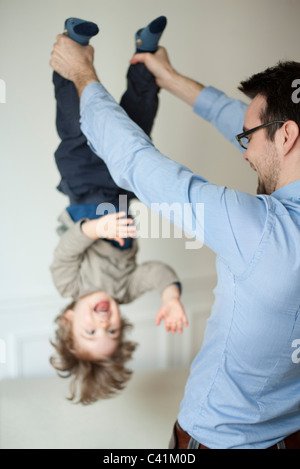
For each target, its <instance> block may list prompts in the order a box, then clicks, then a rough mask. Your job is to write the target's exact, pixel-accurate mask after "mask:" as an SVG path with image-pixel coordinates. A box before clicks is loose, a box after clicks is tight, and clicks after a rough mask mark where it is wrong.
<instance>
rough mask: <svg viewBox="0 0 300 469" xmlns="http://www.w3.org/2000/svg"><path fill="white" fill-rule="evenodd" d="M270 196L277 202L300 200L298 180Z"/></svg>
mask: <svg viewBox="0 0 300 469" xmlns="http://www.w3.org/2000/svg"><path fill="white" fill-rule="evenodd" d="M271 195H272V197H275V198H276V199H278V200H283V199H300V180H299V181H295V182H291V184H287V185H286V186H283V187H281V188H280V189H278V190H277V191H275V192H273V194H271Z"/></svg>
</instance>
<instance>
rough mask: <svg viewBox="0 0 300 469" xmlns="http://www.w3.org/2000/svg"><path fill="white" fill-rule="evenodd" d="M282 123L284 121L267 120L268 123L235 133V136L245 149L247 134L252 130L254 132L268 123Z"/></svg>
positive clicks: (247, 142) (246, 146) (267, 125)
mask: <svg viewBox="0 0 300 469" xmlns="http://www.w3.org/2000/svg"><path fill="white" fill-rule="evenodd" d="M284 123H285V121H272V122H269V123H268V124H263V125H259V126H258V127H254V129H250V130H247V131H246V132H243V133H241V134H238V135H236V137H235V138H236V139H237V141H238V142H239V144H240V145H241V147H242V148H244V149H245V150H247V148H248V144H249V138H248V135H250V134H252V133H253V132H256V131H257V130H259V129H263V128H264V127H269V125H273V124H284Z"/></svg>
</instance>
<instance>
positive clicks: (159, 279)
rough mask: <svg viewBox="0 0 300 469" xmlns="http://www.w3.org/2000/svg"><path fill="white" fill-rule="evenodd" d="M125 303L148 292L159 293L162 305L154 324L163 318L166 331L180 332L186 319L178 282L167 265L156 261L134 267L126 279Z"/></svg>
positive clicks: (185, 324)
mask: <svg viewBox="0 0 300 469" xmlns="http://www.w3.org/2000/svg"><path fill="white" fill-rule="evenodd" d="M127 288H128V298H127V301H126V302H127V303H129V302H131V301H133V300H134V299H136V298H138V297H139V296H141V295H142V294H144V293H146V292H147V291H150V290H157V291H158V292H159V293H160V296H161V300H162V305H161V308H160V309H159V312H158V313H157V316H156V324H157V325H158V324H160V322H161V320H162V319H163V318H165V321H166V330H170V331H172V332H176V330H178V332H180V333H181V332H182V328H183V326H187V325H188V322H187V318H186V314H185V311H184V308H183V306H182V304H181V301H180V296H181V288H180V280H179V278H178V276H177V274H176V272H175V271H174V270H173V269H172V268H171V267H170V266H169V265H167V264H164V263H163V262H158V261H150V262H144V263H143V264H140V265H138V266H137V267H136V269H135V270H134V272H133V273H132V274H131V275H130V276H129V279H128V287H127Z"/></svg>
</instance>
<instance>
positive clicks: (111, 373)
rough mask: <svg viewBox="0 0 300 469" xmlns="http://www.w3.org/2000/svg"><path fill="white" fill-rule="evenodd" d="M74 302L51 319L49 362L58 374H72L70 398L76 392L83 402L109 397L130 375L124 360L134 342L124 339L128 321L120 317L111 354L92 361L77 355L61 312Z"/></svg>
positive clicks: (130, 356) (69, 306) (69, 329)
mask: <svg viewBox="0 0 300 469" xmlns="http://www.w3.org/2000/svg"><path fill="white" fill-rule="evenodd" d="M75 305H76V301H73V302H72V303H71V304H70V305H68V306H67V307H65V308H64V309H63V311H62V312H61V314H60V315H59V316H57V318H56V319H55V323H56V324H57V325H58V328H57V330H56V331H55V341H51V345H53V347H54V348H55V350H56V355H55V356H52V357H51V358H50V363H51V365H52V366H53V367H54V368H55V369H56V370H57V372H58V375H59V376H61V377H62V378H69V377H70V376H73V379H72V381H71V384H70V391H71V396H70V397H69V398H68V399H69V400H74V399H75V397H76V394H77V392H78V394H79V397H78V401H77V403H81V404H84V405H87V404H92V403H93V402H96V401H97V400H99V399H107V398H109V397H112V396H113V395H114V394H116V393H117V392H119V391H121V390H122V389H124V388H125V385H126V383H127V381H128V380H129V379H130V377H131V375H132V371H131V370H129V369H127V368H126V367H125V363H126V362H127V361H128V360H130V359H131V358H132V355H133V352H134V350H135V349H136V347H137V343H135V342H131V341H126V340H125V338H124V336H125V332H126V331H127V330H129V329H131V328H132V324H130V323H129V322H127V320H126V319H124V318H122V320H121V335H120V341H119V344H118V347H117V349H116V351H115V353H114V354H113V355H112V356H111V357H108V358H106V359H103V360H95V361H92V360H91V359H87V358H86V357H84V356H81V355H80V353H79V352H78V350H76V345H75V344H74V339H73V332H72V323H71V322H70V321H67V320H66V318H65V313H66V312H67V311H68V310H69V309H74V307H75Z"/></svg>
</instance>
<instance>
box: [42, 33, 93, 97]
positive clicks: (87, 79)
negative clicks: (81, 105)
mask: <svg viewBox="0 0 300 469" xmlns="http://www.w3.org/2000/svg"><path fill="white" fill-rule="evenodd" d="M50 65H51V67H52V68H53V70H55V71H56V72H57V73H59V74H60V75H61V76H63V77H64V78H66V79H67V80H70V81H73V82H74V84H75V86H76V88H77V91H78V93H79V96H80V95H81V93H82V91H83V89H84V88H85V87H86V86H87V85H88V84H90V83H93V82H95V81H99V80H98V77H97V74H96V71H95V69H94V48H93V47H92V46H90V45H88V46H81V45H80V44H78V43H77V42H75V41H73V40H72V39H70V38H69V37H67V36H65V35H63V34H59V35H58V36H57V38H56V43H55V44H54V47H53V51H52V53H51V60H50Z"/></svg>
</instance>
